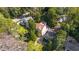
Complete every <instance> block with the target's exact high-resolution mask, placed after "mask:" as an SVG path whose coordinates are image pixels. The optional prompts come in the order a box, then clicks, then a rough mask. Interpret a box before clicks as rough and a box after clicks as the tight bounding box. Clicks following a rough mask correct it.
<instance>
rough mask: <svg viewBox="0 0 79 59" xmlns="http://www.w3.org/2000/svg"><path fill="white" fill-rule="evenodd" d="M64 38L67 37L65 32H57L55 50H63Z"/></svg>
mask: <svg viewBox="0 0 79 59" xmlns="http://www.w3.org/2000/svg"><path fill="white" fill-rule="evenodd" d="M66 37H67V33H66V32H65V31H63V30H59V31H58V32H57V35H56V37H55V39H56V40H57V48H56V50H64V49H63V47H64V44H65V41H66Z"/></svg>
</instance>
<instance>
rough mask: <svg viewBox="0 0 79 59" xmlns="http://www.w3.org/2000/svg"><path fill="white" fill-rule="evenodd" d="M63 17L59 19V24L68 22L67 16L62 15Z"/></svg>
mask: <svg viewBox="0 0 79 59" xmlns="http://www.w3.org/2000/svg"><path fill="white" fill-rule="evenodd" d="M61 16H62V17H60V18H58V22H63V21H66V20H67V16H65V15H61Z"/></svg>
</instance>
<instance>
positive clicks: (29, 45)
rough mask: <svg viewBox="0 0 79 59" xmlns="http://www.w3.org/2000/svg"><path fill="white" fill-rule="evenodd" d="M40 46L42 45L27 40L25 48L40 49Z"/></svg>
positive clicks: (29, 49) (30, 49)
mask: <svg viewBox="0 0 79 59" xmlns="http://www.w3.org/2000/svg"><path fill="white" fill-rule="evenodd" d="M42 47H43V46H42V45H41V44H39V43H37V42H34V41H29V42H28V47H27V50H28V51H42Z"/></svg>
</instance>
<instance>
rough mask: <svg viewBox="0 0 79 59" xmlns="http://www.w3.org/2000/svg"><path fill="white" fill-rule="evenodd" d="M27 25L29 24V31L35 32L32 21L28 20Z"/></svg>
mask: <svg viewBox="0 0 79 59" xmlns="http://www.w3.org/2000/svg"><path fill="white" fill-rule="evenodd" d="M28 24H29V30H32V31H34V32H35V28H36V25H35V22H34V20H29V21H28Z"/></svg>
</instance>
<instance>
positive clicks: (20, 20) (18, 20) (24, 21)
mask: <svg viewBox="0 0 79 59" xmlns="http://www.w3.org/2000/svg"><path fill="white" fill-rule="evenodd" d="M30 19H31V20H33V18H32V17H31V16H29V17H23V18H16V19H13V21H14V22H16V23H17V24H20V25H25V24H27V26H28V20H30Z"/></svg>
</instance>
